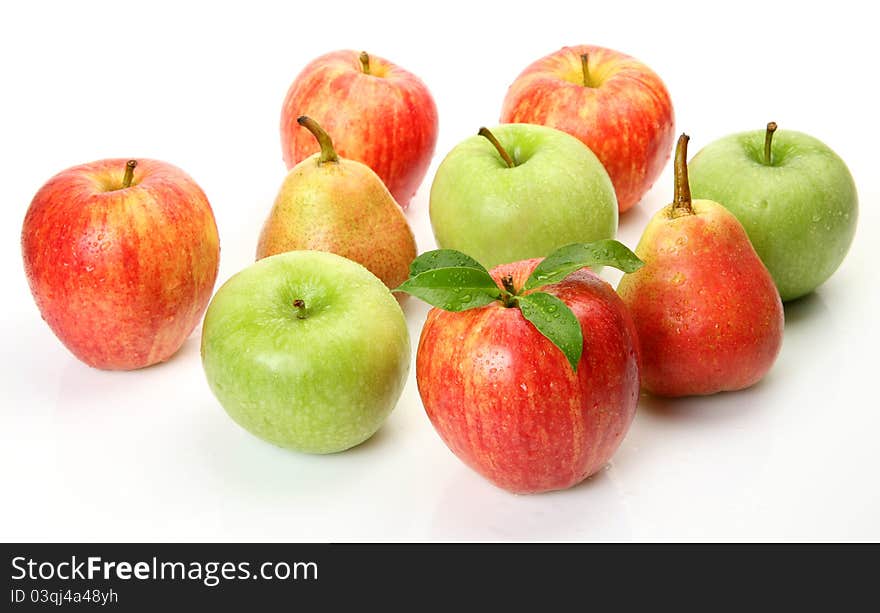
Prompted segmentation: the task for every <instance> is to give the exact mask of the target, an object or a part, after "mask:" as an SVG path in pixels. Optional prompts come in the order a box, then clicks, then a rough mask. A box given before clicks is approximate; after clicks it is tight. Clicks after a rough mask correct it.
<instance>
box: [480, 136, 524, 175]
mask: <svg viewBox="0 0 880 613" xmlns="http://www.w3.org/2000/svg"><path fill="white" fill-rule="evenodd" d="M477 134H479V135H480V136H482V137H484V138H486V139H487V140H488V141H489V142H490V143H492V145H494V147H495V149H496V150H497V151H498V154H499V155H500V156H501V159H503V160H504V163H505V164H507V167H508V168H513V167H514V166H516V163H514V161H513V158H512V157H510V154H509V153H507V151H506V150H505V149H504V147H502V146H501V143H499V142H498V139H497V138H495V135H494V134H492V133H491V132H490V131H489V128H480V131H479V132H477Z"/></svg>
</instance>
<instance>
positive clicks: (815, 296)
mask: <svg viewBox="0 0 880 613" xmlns="http://www.w3.org/2000/svg"><path fill="white" fill-rule="evenodd" d="M782 306H783V309H784V310H785V326H786V327H789V326H801V325H805V324H806V323H807V322H814V323H815V322H817V321H822V320H827V319H828V318H829V317H830V316H831V311H830V310H828V306H827V305H826V304H825V301H824V300H823V299H822V296H821V294H819V293H818V292H812V293H809V294H807V295H806V296H802V297H800V298H798V299H797V300H792V301H791V302H786V303H784V304H783V305H782Z"/></svg>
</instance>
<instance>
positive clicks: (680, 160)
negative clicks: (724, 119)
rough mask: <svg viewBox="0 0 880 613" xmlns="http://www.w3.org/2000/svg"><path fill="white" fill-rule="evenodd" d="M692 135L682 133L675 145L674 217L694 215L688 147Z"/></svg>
mask: <svg viewBox="0 0 880 613" xmlns="http://www.w3.org/2000/svg"><path fill="white" fill-rule="evenodd" d="M689 140H690V136H688V135H687V134H682V135H681V136H679V137H678V144H677V145H676V146H675V197H674V199H673V201H672V217H682V216H684V215H693V214H694V207H693V206H692V205H691V185H690V183H689V182H688V167H687V148H688V141H689Z"/></svg>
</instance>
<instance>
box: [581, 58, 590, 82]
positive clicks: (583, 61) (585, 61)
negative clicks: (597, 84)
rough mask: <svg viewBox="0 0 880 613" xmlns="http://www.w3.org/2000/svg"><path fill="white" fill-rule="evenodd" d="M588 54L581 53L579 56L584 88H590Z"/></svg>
mask: <svg viewBox="0 0 880 613" xmlns="http://www.w3.org/2000/svg"><path fill="white" fill-rule="evenodd" d="M589 63H590V54H589V53H582V54H581V72H582V73H583V75H584V87H592V85H590V66H589Z"/></svg>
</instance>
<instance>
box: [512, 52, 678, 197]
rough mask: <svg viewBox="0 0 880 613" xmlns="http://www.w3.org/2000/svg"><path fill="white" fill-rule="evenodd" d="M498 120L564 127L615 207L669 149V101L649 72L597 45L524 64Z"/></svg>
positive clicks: (643, 187)
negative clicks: (600, 169)
mask: <svg viewBox="0 0 880 613" xmlns="http://www.w3.org/2000/svg"><path fill="white" fill-rule="evenodd" d="M501 121H502V122H503V123H537V124H541V125H545V126H550V127H551V128H556V129H558V130H562V131H563V132H568V133H569V134H571V135H573V136H576V137H577V138H579V139H580V140H581V141H582V142H583V143H584V144H585V145H587V147H589V148H590V149H592V150H593V153H595V154H596V157H598V158H599V160H600V161H601V162H602V164H603V165H604V166H605V170H607V171H608V175H609V176H610V177H611V182H612V183H613V184H614V189H615V191H616V193H617V206H618V207H619V210H620V212H621V213H622V212H624V211H627V210H629V209H630V208H632V207H633V206H634V205H635V204H637V203H638V202H639V200H641V199H642V196H644V195H645V193H646V192H647V191H648V190H649V189H650V188H651V185H653V183H654V181H656V180H657V177H658V176H659V175H660V172H661V171H662V170H663V167H664V166H665V165H666V161H667V160H668V159H669V155H670V152H671V151H672V141H673V138H674V135H675V134H674V133H675V117H674V113H673V109H672V100H671V99H670V97H669V92H668V91H667V90H666V86H665V85H664V84H663V81H662V80H661V79H660V77H659V76H657V74H656V73H655V72H654V71H653V70H651V69H650V68H648V67H647V66H646V65H645V64H643V63H641V62H639V61H638V60H636V59H635V58H632V57H630V56H628V55H625V54H623V53H620V52H619V51H614V50H612V49H606V48H604V47H597V46H595V45H579V46H575V47H564V48H562V49H560V50H559V51H557V52H555V53H551V54H550V55H548V56H546V57H543V58H541V59H540V60H538V61H536V62H534V63H533V64H531V65H530V66H528V67H527V68H526V69H525V70H524V71H523V72H522V73H521V74H520V75H519V76H518V77H517V78H516V80H515V81H514V82H513V84H512V85H511V86H510V88H509V89H508V91H507V96H506V97H505V99H504V105H503V108H502V110H501Z"/></svg>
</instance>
